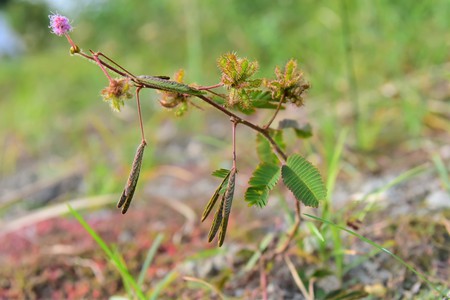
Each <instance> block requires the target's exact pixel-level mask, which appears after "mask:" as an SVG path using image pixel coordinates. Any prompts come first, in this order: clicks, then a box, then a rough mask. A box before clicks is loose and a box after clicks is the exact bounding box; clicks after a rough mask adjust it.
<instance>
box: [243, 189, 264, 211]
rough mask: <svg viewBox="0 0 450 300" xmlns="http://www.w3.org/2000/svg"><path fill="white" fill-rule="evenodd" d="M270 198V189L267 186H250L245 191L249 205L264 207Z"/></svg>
mask: <svg viewBox="0 0 450 300" xmlns="http://www.w3.org/2000/svg"><path fill="white" fill-rule="evenodd" d="M268 199H269V189H268V188H267V187H265V186H249V187H248V188H247V191H246V192H245V201H247V202H248V206H252V205H256V206H258V207H260V208H263V207H264V206H266V205H267V200H268Z"/></svg>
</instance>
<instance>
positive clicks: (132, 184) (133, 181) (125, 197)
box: [117, 141, 147, 214]
mask: <svg viewBox="0 0 450 300" xmlns="http://www.w3.org/2000/svg"><path fill="white" fill-rule="evenodd" d="M146 145H147V143H146V142H145V141H142V142H141V144H140V145H139V147H138V148H137V150H136V155H135V156H134V160H133V165H132V166H131V172H130V176H129V177H128V181H127V184H126V185H125V188H124V190H123V192H122V196H121V197H120V200H119V202H118V203H117V208H122V214H125V213H126V212H127V210H128V207H130V203H131V200H133V195H134V191H135V190H136V185H137V182H138V179H139V173H140V171H141V164H142V157H143V156H144V148H145V146H146Z"/></svg>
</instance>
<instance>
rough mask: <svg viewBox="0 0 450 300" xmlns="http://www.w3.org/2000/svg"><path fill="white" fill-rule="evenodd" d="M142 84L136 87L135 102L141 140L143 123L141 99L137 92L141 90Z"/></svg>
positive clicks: (143, 138) (143, 135)
mask: <svg viewBox="0 0 450 300" xmlns="http://www.w3.org/2000/svg"><path fill="white" fill-rule="evenodd" d="M141 89H142V86H139V87H137V89H136V104H137V109H138V115H139V126H140V127H141V137H142V141H143V142H146V141H145V134H144V125H143V124H142V113H141V100H140V97H139V92H140V91H141Z"/></svg>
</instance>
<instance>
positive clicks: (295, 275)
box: [284, 255, 314, 300]
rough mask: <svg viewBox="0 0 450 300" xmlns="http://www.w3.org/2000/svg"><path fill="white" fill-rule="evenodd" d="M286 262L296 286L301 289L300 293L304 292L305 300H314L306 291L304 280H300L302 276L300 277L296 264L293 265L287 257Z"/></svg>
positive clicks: (285, 257)
mask: <svg viewBox="0 0 450 300" xmlns="http://www.w3.org/2000/svg"><path fill="white" fill-rule="evenodd" d="M284 261H285V262H286V265H287V267H288V269H289V272H291V275H292V278H293V279H294V281H295V284H296V285H297V287H298V288H299V289H300V291H301V292H302V294H303V296H304V297H305V299H307V300H313V299H314V297H312V296H311V295H310V294H309V293H308V291H307V290H306V287H305V285H304V284H303V281H302V279H301V278H300V276H298V273H297V270H296V269H295V266H294V264H293V263H292V261H291V259H290V258H289V256H287V255H285V256H284Z"/></svg>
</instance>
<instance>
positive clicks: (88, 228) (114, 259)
mask: <svg viewBox="0 0 450 300" xmlns="http://www.w3.org/2000/svg"><path fill="white" fill-rule="evenodd" d="M67 206H68V208H69V211H70V213H71V214H72V215H73V216H74V217H75V219H77V221H78V222H79V223H80V224H81V226H83V228H84V229H85V230H86V231H87V232H88V233H89V235H90V236H91V237H92V238H93V239H94V240H95V242H96V243H97V244H98V245H99V246H100V248H102V250H103V252H105V254H106V255H107V256H108V258H109V259H110V260H111V261H112V262H113V264H114V265H115V266H116V267H117V269H118V271H119V273H120V275H121V276H122V279H123V280H124V282H127V283H128V284H130V286H132V287H133V289H134V292H135V293H136V295H137V297H138V298H139V299H141V300H144V299H145V295H144V293H143V292H142V291H141V289H140V288H139V286H138V285H137V283H136V281H135V280H134V279H133V277H132V276H131V275H130V273H129V272H128V270H127V268H126V267H125V266H124V264H123V263H122V261H121V260H120V259H118V258H117V256H116V255H114V253H113V251H112V250H111V249H110V248H109V247H108V245H107V244H106V242H105V241H103V239H102V238H101V237H100V236H99V235H98V234H97V233H96V232H95V231H94V229H93V228H92V227H91V226H89V224H88V223H87V222H86V221H85V220H84V219H83V217H82V216H81V215H80V214H79V213H78V212H77V211H76V210H74V209H73V208H72V207H71V206H70V205H69V204H68V205H67Z"/></svg>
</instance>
